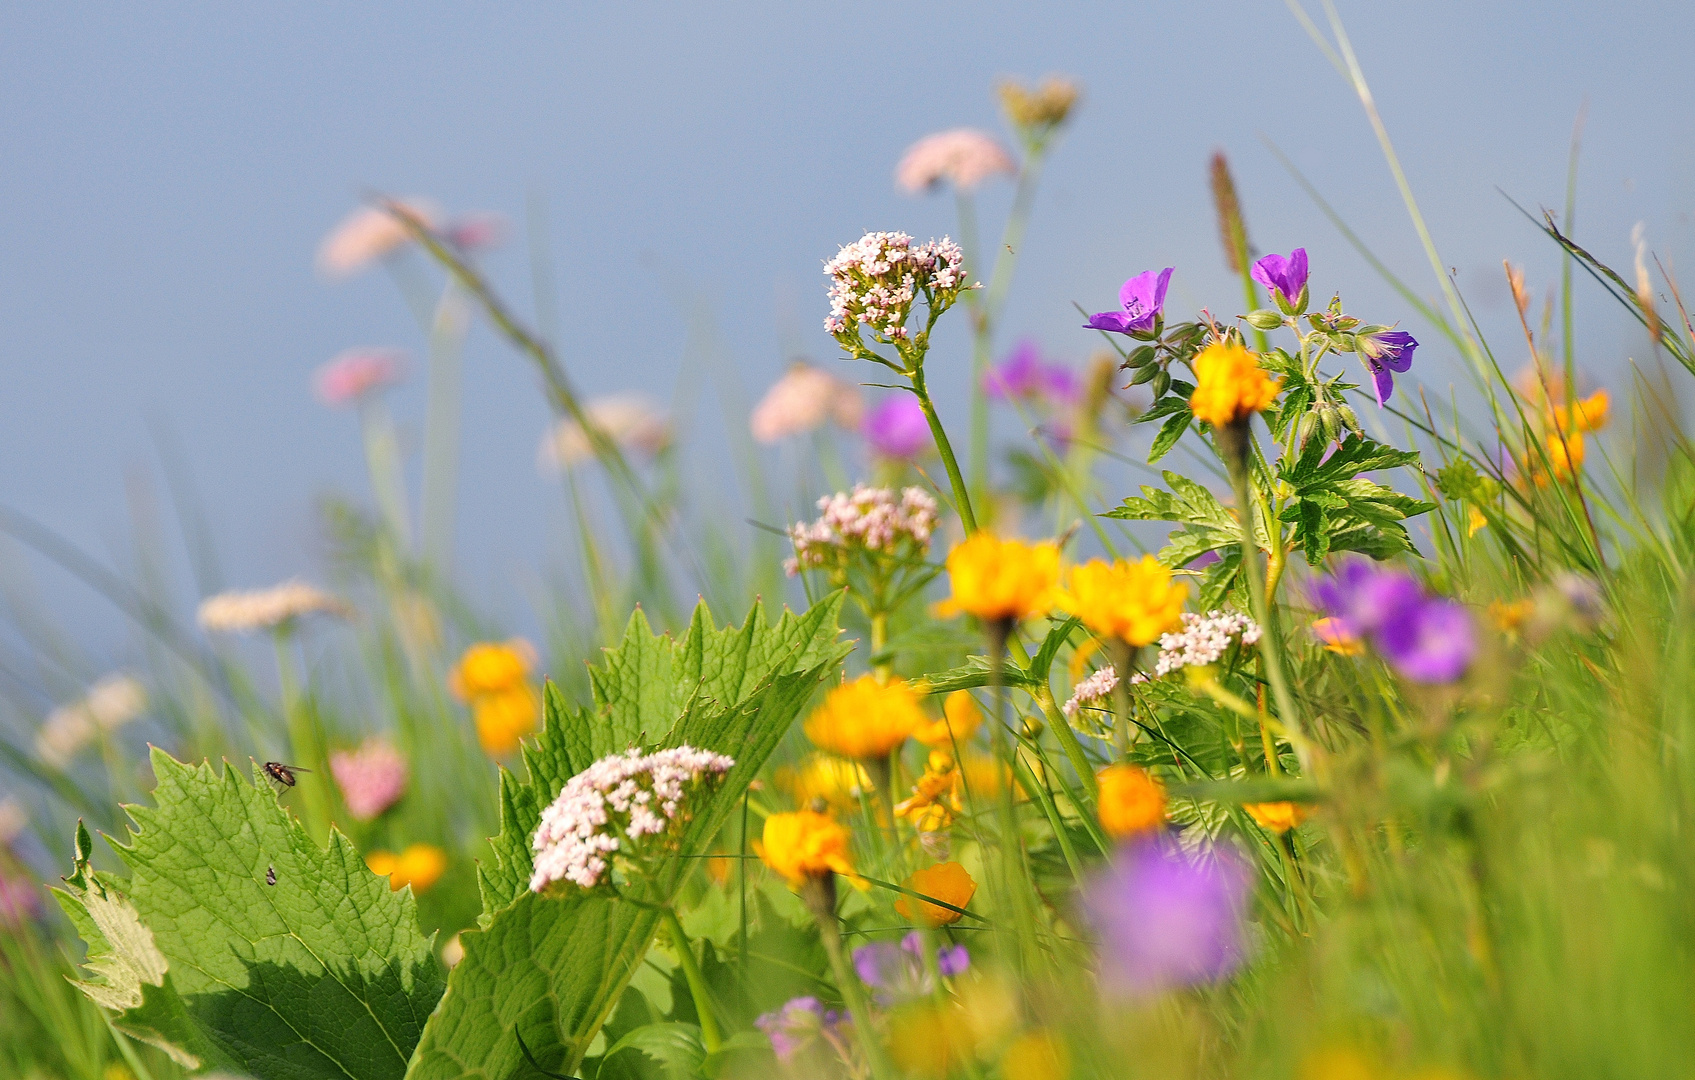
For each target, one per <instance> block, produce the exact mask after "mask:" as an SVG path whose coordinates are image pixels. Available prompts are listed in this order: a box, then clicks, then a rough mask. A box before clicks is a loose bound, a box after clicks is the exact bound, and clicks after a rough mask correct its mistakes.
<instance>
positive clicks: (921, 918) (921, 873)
mask: <svg viewBox="0 0 1695 1080" xmlns="http://www.w3.org/2000/svg"><path fill="white" fill-rule="evenodd" d="M904 885H905V887H906V888H908V889H911V890H912V891H913V892H915V893H923V894H924V895H925V896H928V897H930V898H931V899H932V900H940V901H941V902H942V903H944V904H952V905H953V906H954V907H956V908H962V907H964V906H965V905H967V904H969V903H970V902H971V898H972V897H973V896H974V895H976V893H977V883H976V882H975V881H972V880H971V875H970V874H968V873H966V871H965V867H963V866H961V865H959V864H958V863H956V862H944V863H937V864H936V865H934V866H931V867H927V868H925V869H923V870H917V871H914V872H913V874H912V876H911V877H909V878H907V879H906V881H905V883H904ZM895 910H896V911H898V912H900V913H901V915H902V916H904V917H905V918H908V919H912V920H913V921H915V922H920V923H923V924H924V925H926V926H946V925H947V924H948V923H953V922H958V921H959V918H960V913H959V912H957V911H954V910H952V909H951V908H945V907H941V906H940V905H937V904H932V903H930V901H929V900H920V899H918V898H917V897H912V896H902V897H901V898H900V899H899V900H896V901H895Z"/></svg>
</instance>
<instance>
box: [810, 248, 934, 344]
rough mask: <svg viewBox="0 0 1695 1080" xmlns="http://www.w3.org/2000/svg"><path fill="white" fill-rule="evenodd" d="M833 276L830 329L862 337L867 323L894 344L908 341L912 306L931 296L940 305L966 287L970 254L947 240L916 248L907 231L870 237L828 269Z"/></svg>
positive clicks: (844, 252)
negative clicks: (861, 328)
mask: <svg viewBox="0 0 1695 1080" xmlns="http://www.w3.org/2000/svg"><path fill="white" fill-rule="evenodd" d="M824 273H826V274H828V275H829V276H830V315H829V317H828V318H826V319H825V320H824V329H826V330H828V331H829V332H830V333H832V334H836V335H843V334H852V333H855V332H856V327H857V326H858V325H859V324H861V323H863V324H864V325H865V326H866V327H868V328H869V329H870V330H871V332H872V333H874V334H880V335H881V336H882V337H884V338H886V339H888V340H891V341H893V340H897V339H901V338H905V337H906V336H907V331H906V317H907V315H908V314H909V313H911V311H912V302H913V301H914V300H915V299H917V298H918V295H919V294H920V293H923V292H926V291H928V292H929V293H931V294H932V296H934V297H935V298H936V302H937V303H938V304H939V306H942V307H946V306H947V305H948V304H951V303H952V302H953V301H954V298H955V297H956V296H957V295H958V294H959V290H960V289H961V288H963V287H964V286H965V254H964V252H962V251H961V250H960V248H959V245H958V244H956V243H954V242H953V241H952V240H950V239H948V238H947V237H945V236H944V237H943V238H942V239H940V240H931V241H930V242H929V243H927V244H919V245H917V246H916V247H915V246H913V243H912V237H910V236H908V235H907V234H906V233H902V232H873V233H866V234H865V235H864V236H862V237H860V238H859V239H858V240H856V241H854V242H853V243H851V244H848V245H847V246H846V247H843V248H842V249H841V250H840V251H838V252H837V253H836V257H835V258H833V259H831V260H830V261H829V262H827V263H825V264H824Z"/></svg>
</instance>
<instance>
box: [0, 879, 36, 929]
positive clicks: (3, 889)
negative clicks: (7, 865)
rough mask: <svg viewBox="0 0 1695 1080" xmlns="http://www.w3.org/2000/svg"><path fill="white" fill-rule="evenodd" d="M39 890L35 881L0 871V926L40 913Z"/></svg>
mask: <svg viewBox="0 0 1695 1080" xmlns="http://www.w3.org/2000/svg"><path fill="white" fill-rule="evenodd" d="M41 907H42V905H41V890H40V889H39V888H38V887H37V886H36V884H35V882H33V881H30V880H28V879H27V878H22V877H6V876H4V875H3V873H0V927H4V926H7V925H12V926H16V925H18V924H20V923H24V922H28V921H29V920H31V919H34V918H37V917H39V916H40V915H41Z"/></svg>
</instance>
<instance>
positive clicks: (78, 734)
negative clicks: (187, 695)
mask: <svg viewBox="0 0 1695 1080" xmlns="http://www.w3.org/2000/svg"><path fill="white" fill-rule="evenodd" d="M146 708H147V688H146V687H144V686H142V685H141V681H140V680H139V679H137V678H136V677H135V676H133V675H126V674H123V673H122V672H117V673H114V674H111V675H107V676H106V677H105V678H103V679H101V680H100V681H99V682H96V683H95V684H94V685H93V686H91V687H89V688H88V692H87V693H85V694H84V695H83V696H82V697H80V698H78V699H77V700H76V701H72V702H70V703H68V704H65V705H61V706H59V707H58V708H57V709H54V710H53V711H52V712H51V713H48V714H47V720H46V722H44V723H43V724H42V725H41V730H40V731H38V732H36V733H35V752H36V754H37V755H38V756H39V757H40V758H41V760H43V761H45V762H47V763H48V764H49V765H51V766H53V767H54V768H55V769H64V768H65V767H67V766H68V765H70V763H71V760H72V759H73V758H75V757H76V756H77V754H79V753H81V752H82V751H83V750H84V749H85V748H86V747H88V746H90V745H92V744H93V742H94V740H95V739H96V738H97V737H99V735H100V734H101V733H106V734H110V733H112V732H114V731H116V730H118V729H119V728H121V727H123V726H124V725H125V724H128V723H129V722H130V721H132V720H134V719H135V718H136V717H138V716H140V715H141V714H142V712H143V711H145V710H146Z"/></svg>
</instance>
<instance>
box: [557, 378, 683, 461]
mask: <svg viewBox="0 0 1695 1080" xmlns="http://www.w3.org/2000/svg"><path fill="white" fill-rule="evenodd" d="M583 411H584V413H586V414H587V416H588V420H589V423H591V424H593V425H594V426H595V427H596V428H597V429H598V430H599V431H600V432H601V433H602V434H604V435H605V436H606V437H607V438H608V439H610V440H611V441H612V443H613V445H615V446H617V447H618V448H619V449H620V450H623V451H625V452H626V453H628V452H634V453H636V454H639V455H641V456H642V457H653V456H655V455H657V454H658V453H659V452H660V451H662V450H664V449H665V448H666V447H668V446H670V445H671V438H672V435H673V434H674V432H673V431H672V425H671V417H670V416H669V415H668V414H667V413H666V411H665V410H664V409H662V408H661V407H660V406H659V405H657V404H656V403H654V401H653V400H652V399H651V398H649V397H648V396H647V395H646V394H639V393H638V394H611V395H608V396H607V397H603V398H596V399H595V400H593V401H590V402H588V403H587V404H586V405H585V406H584V407H583ZM594 456H595V449H594V442H593V441H592V440H591V439H590V438H589V436H588V433H587V432H585V431H584V430H583V427H582V425H581V424H579V423H577V422H576V421H575V420H573V419H571V418H570V417H565V418H564V419H562V420H560V421H559V423H558V424H557V425H555V427H554V428H553V430H552V431H549V432H548V433H547V434H546V435H544V436H542V440H541V447H540V448H539V450H538V451H537V453H536V463H537V464H538V465H540V466H542V467H543V468H544V469H562V468H566V467H568V466H571V465H577V464H580V463H581V462H584V461H588V460H590V459H592V458H593V457H594Z"/></svg>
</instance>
